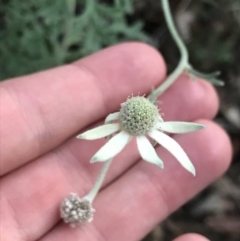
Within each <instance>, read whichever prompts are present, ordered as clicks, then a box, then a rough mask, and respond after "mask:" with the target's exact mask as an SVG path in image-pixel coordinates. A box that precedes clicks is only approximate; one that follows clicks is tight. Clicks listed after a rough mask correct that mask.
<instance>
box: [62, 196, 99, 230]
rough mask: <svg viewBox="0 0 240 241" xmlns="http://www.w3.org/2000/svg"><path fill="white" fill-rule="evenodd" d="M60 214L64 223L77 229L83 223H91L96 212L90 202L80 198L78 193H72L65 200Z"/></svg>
mask: <svg viewBox="0 0 240 241" xmlns="http://www.w3.org/2000/svg"><path fill="white" fill-rule="evenodd" d="M60 212H61V217H62V218H63V220H64V222H65V223H69V224H70V226H72V227H75V226H76V225H78V224H81V223H86V222H91V221H92V220H93V213H94V212H95V210H94V209H93V208H92V204H91V202H90V201H89V200H87V199H84V198H80V197H78V195H77V194H76V193H71V194H70V195H69V196H68V197H67V198H65V199H64V200H63V202H62V204H61V207H60Z"/></svg>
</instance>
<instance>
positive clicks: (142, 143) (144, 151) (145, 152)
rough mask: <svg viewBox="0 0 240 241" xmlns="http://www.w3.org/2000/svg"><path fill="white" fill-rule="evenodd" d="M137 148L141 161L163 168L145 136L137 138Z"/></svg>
mask: <svg viewBox="0 0 240 241" xmlns="http://www.w3.org/2000/svg"><path fill="white" fill-rule="evenodd" d="M136 139H137V146H138V150H139V153H140V155H141V157H142V159H143V160H145V161H147V162H150V163H153V164H155V165H157V166H159V167H161V168H163V162H162V160H161V159H160V158H159V157H158V155H157V153H156V151H155V149H154V148H153V146H152V145H151V143H150V141H149V140H148V139H147V138H146V137H145V136H137V138H136Z"/></svg>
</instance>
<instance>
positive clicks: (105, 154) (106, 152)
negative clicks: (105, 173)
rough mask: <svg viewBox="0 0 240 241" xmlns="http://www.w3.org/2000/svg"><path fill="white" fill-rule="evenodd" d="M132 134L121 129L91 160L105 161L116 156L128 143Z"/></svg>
mask: <svg viewBox="0 0 240 241" xmlns="http://www.w3.org/2000/svg"><path fill="white" fill-rule="evenodd" d="M130 138H131V136H130V135H129V134H128V133H127V132H125V131H121V132H120V133H118V134H117V135H115V136H114V137H113V138H111V139H110V140H109V141H108V142H107V143H106V144H105V145H104V146H103V147H102V148H101V149H100V150H99V151H98V152H97V153H96V154H95V155H94V156H93V157H92V159H91V160H90V162H103V161H107V160H109V159H111V158H113V157H114V156H116V155H117V154H118V153H119V152H120V151H122V149H123V148H124V147H125V146H126V145H127V144H128V142H129V140H130Z"/></svg>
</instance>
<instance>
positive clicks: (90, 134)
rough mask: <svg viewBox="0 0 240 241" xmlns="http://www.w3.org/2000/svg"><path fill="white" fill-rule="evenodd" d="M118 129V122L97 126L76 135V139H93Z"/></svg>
mask: <svg viewBox="0 0 240 241" xmlns="http://www.w3.org/2000/svg"><path fill="white" fill-rule="evenodd" d="M118 130H120V125H119V124H118V123H114V124H106V125H102V126H98V127H96V128H93V129H91V130H89V131H86V132H84V133H82V134H80V135H78V136H77V138H78V139H86V140H95V139H100V138H103V137H106V136H109V135H111V134H113V133H115V132H116V131H118Z"/></svg>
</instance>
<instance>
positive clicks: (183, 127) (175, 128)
mask: <svg viewBox="0 0 240 241" xmlns="http://www.w3.org/2000/svg"><path fill="white" fill-rule="evenodd" d="M157 128H158V129H159V130H161V131H166V132H169V133H176V134H177V133H188V132H193V131H197V130H201V129H203V128H205V126H204V125H202V124H198V123H192V122H178V121H167V122H161V123H159V124H158V125H157Z"/></svg>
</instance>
